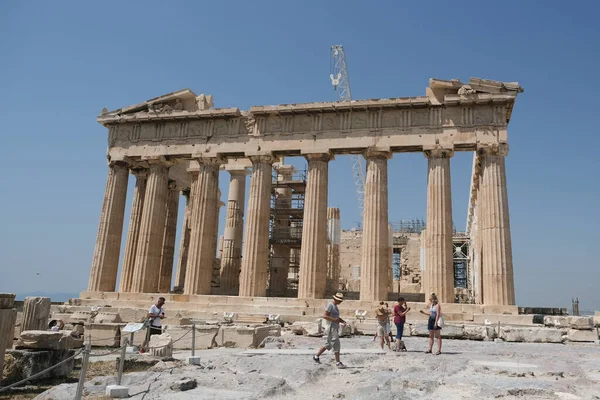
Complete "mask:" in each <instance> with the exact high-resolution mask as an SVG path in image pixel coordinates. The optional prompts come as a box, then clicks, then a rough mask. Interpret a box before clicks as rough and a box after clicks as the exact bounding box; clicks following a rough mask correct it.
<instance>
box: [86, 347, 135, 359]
mask: <svg viewBox="0 0 600 400" xmlns="http://www.w3.org/2000/svg"><path fill="white" fill-rule="evenodd" d="M123 347H127V346H126V345H122V346H120V347H118V348H117V349H115V350H112V351H109V352H108V353H104V354H93V353H90V357H102V356H108V355H110V354H114V353H116V352H119V351H121V350H123Z"/></svg>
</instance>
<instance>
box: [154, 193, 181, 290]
mask: <svg viewBox="0 0 600 400" xmlns="http://www.w3.org/2000/svg"><path fill="white" fill-rule="evenodd" d="M178 211H179V189H177V185H176V184H175V182H169V191H168V193H167V202H166V204H165V212H166V214H167V216H166V217H165V232H164V234H163V243H162V254H161V258H160V277H159V279H158V291H159V292H160V293H168V292H169V291H170V290H171V280H172V278H173V258H174V257H175V236H176V235H177V213H178Z"/></svg>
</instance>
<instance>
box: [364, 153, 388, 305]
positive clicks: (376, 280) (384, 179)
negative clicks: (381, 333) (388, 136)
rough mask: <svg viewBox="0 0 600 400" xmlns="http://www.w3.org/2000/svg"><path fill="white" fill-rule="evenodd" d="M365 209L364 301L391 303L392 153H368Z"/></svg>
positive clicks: (366, 154) (366, 156)
mask: <svg viewBox="0 0 600 400" xmlns="http://www.w3.org/2000/svg"><path fill="white" fill-rule="evenodd" d="M364 156H365V158H366V160H367V174H366V179H365V208H364V217H363V243H362V257H361V267H360V268H361V271H360V299H361V300H370V301H375V300H379V301H381V300H387V297H388V291H387V290H388V282H387V280H388V271H387V268H388V267H389V260H388V257H389V249H388V247H389V245H388V171H387V162H388V159H389V158H391V156H392V154H391V153H390V152H389V151H380V150H374V149H369V150H367V151H366V152H365V155H364Z"/></svg>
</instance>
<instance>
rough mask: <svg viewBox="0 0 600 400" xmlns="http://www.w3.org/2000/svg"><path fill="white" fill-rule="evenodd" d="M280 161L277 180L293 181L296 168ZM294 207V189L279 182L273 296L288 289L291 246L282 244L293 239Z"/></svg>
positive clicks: (275, 224) (270, 286)
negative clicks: (292, 213)
mask: <svg viewBox="0 0 600 400" xmlns="http://www.w3.org/2000/svg"><path fill="white" fill-rule="evenodd" d="M282 163H283V160H281V161H280V163H279V165H278V166H277V167H274V168H275V169H276V170H277V181H278V182H280V183H282V182H286V181H291V180H292V176H293V174H294V172H295V171H296V169H295V168H294V166H292V165H283V164H282ZM291 209H292V189H291V188H290V187H289V186H286V185H285V184H279V185H278V186H277V187H276V189H275V211H274V220H273V228H272V229H273V230H272V238H273V243H272V244H271V251H272V255H271V266H270V269H269V272H270V277H269V293H270V295H271V296H281V295H283V294H285V292H286V290H287V281H288V271H289V267H290V247H289V245H286V244H282V242H283V243H285V242H286V241H287V240H289V239H291V236H290V230H291V222H290V211H291Z"/></svg>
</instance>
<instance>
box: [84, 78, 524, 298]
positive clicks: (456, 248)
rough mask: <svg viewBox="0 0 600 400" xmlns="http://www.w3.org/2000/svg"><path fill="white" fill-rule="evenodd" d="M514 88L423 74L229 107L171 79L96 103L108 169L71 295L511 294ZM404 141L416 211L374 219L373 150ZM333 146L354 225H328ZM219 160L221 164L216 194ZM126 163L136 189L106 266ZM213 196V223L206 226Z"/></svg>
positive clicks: (383, 200)
mask: <svg viewBox="0 0 600 400" xmlns="http://www.w3.org/2000/svg"><path fill="white" fill-rule="evenodd" d="M522 91H523V89H522V88H521V87H520V86H519V85H518V84H517V83H515V82H498V81H492V80H484V79H478V78H471V79H470V81H469V82H468V83H465V82H461V81H459V80H439V79H430V81H429V87H427V88H426V91H425V95H424V96H418V97H402V98H390V99H371V100H356V101H351V102H315V103H306V104H282V105H277V106H253V107H250V109H249V110H240V109H238V108H215V107H214V106H213V99H212V96H210V95H203V94H201V95H196V94H195V93H194V92H192V91H191V90H189V89H184V90H180V91H177V92H173V93H170V94H166V95H164V96H160V97H156V98H153V99H150V100H148V101H145V102H143V103H140V104H136V105H133V106H129V107H124V108H120V109H117V110H114V111H108V110H107V109H106V108H105V109H104V110H103V111H102V113H101V115H100V116H99V117H98V122H100V123H101V124H102V125H103V126H105V127H106V128H108V153H107V155H108V157H107V158H108V179H107V183H106V191H105V195H104V202H103V205H102V212H101V216H100V226H99V229H98V237H97V241H96V246H95V250H94V256H93V261H92V268H91V273H90V280H89V286H88V290H87V292H83V293H82V298H95V297H98V296H109V295H108V293H109V292H117V293H118V294H123V295H124V297H122V298H130V299H135V298H136V294H158V293H161V294H165V295H170V296H171V297H170V298H171V299H172V300H173V301H179V302H182V303H185V302H194V301H195V299H198V298H200V297H201V296H207V295H211V296H230V297H236V296H237V297H239V298H256V297H288V298H290V297H296V298H298V299H323V298H326V297H327V296H330V295H331V294H332V293H335V292H337V291H339V290H344V291H347V292H352V293H354V294H355V296H356V297H354V298H355V299H360V300H361V301H379V300H387V299H388V298H395V297H397V296H398V294H400V293H415V294H418V293H421V294H423V293H425V294H427V293H432V292H435V293H436V294H437V295H438V297H439V299H440V301H442V302H444V303H454V302H459V301H461V302H462V301H465V302H470V303H474V304H482V305H490V306H514V304H515V290H514V277H513V263H512V247H511V236H510V220H509V212H508V198H507V184H506V172H505V157H506V156H507V153H508V131H507V128H508V123H509V121H510V118H511V113H512V110H513V105H514V103H515V100H516V97H517V95H518V94H519V93H520V92H522ZM457 151H470V152H473V154H474V158H473V169H472V176H471V188H470V199H469V204H468V218H467V225H466V226H467V228H466V232H464V233H461V234H460V235H457V234H456V233H455V232H454V230H453V220H452V202H451V183H450V165H451V163H450V161H451V159H452V156H453V155H454V152H457ZM406 152H422V153H423V155H424V157H425V158H426V159H427V164H428V167H427V168H428V169H427V171H428V173H427V216H426V221H422V223H421V224H417V225H416V226H415V227H413V229H412V230H406V231H403V230H402V229H394V226H393V224H391V221H389V220H388V186H389V185H394V184H396V183H397V182H396V180H397V178H396V176H397V175H394V174H389V172H388V160H389V159H390V158H392V157H394V156H395V157H402V153H406ZM345 154H358V155H362V156H363V157H364V160H365V162H366V172H365V186H364V217H363V222H362V230H361V231H358V232H352V231H347V232H343V233H342V232H341V228H340V226H341V225H340V218H341V217H343V215H342V216H340V210H339V209H337V208H332V207H328V190H330V189H332V188H333V189H334V188H335V184H334V183H333V182H330V181H329V173H328V165H329V162H330V161H331V160H333V159H334V157H335V156H338V155H345ZM290 157H304V158H305V159H306V161H307V170H306V171H299V170H297V169H296V168H295V167H293V166H292V165H289V164H286V159H288V158H290ZM221 171H225V172H223V173H227V174H229V178H230V181H229V182H230V183H229V189H228V191H227V193H228V196H227V199H226V200H225V199H223V201H222V199H221V198H220V197H221V191H220V189H219V173H220V172H221ZM130 175H133V176H134V177H135V189H134V191H133V196H132V197H133V198H132V199H131V202H132V203H131V213H130V215H129V223H128V229H127V231H126V240H125V247H124V249H123V250H124V255H123V257H122V265H121V267H120V268H119V259H120V256H121V250H122V249H121V241H122V235H123V228H124V222H125V220H126V218H125V217H126V216H125V209H126V202H127V200H128V199H127V191H128V190H127V187H128V180H129V177H130ZM247 179H250V185H249V193H247V194H246V180H247ZM180 196H184V197H185V199H186V206H185V209H184V210H180V209H179V201H180ZM221 206H223V211H224V212H225V213H226V225H225V230H224V233H223V235H222V236H221V237H219V232H218V218H219V212H220V208H221ZM179 213H184V218H183V224H182V225H183V226H182V227H181V228H180V229H181V233H180V243H179V244H178V245H179V251H178V253H177V254H178V257H177V259H174V258H175V257H174V254H175V247H176V243H175V242H176V236H177V221H178V215H179ZM415 238H416V239H418V241H417V242H416V245H414V246H413V245H411V240H413V239H415ZM343 241H348V246H343V245H341V243H342V242H343ZM350 242H352V243H354V244H352V246H355V250H356V251H355V254H350V253H349V252H351V251H352V250H348V249H350V247H352V246H350ZM411 246H412V247H411ZM400 252H405V253H406V252H409V253H410V252H412V253H411V254H410V258H411V259H413V261H412V266H410V268H409V266H408V265H405V266H402V267H399V265H400V264H399V261H398V256H399V254H400ZM457 254H459V255H461V256H462V257H463V259H464V262H463V263H457V262H456V258H457ZM405 256H406V257H408V256H407V255H406V254H405V255H404V256H403V257H405ZM395 259H396V261H394V260H395ZM457 265H461V266H462V267H461V268H463V270H462V272H460V273H461V274H464V279H463V280H461V283H460V285H457V278H456V277H457ZM353 268H354V269H356V270H357V271H354V272H352V270H353ZM408 269H410V271H409V270H408ZM344 271H346V272H344ZM358 271H359V272H358ZM119 274H120V275H119ZM409 275H410V276H411V277H412V278H415V279H413V281H410V282H409V281H408V280H407V279H405V278H406V277H407V276H409ZM173 278H175V279H173ZM344 278H345V279H344ZM117 281H118V282H119V285H118V287H117ZM172 282H174V284H172ZM416 282H418V284H417V283H416ZM404 285H406V287H404ZM465 293H466V295H465V296H462V294H465ZM118 294H116V295H114V296H118ZM421 296H422V295H421ZM109 297H110V296H109ZM348 298H352V297H348Z"/></svg>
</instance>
